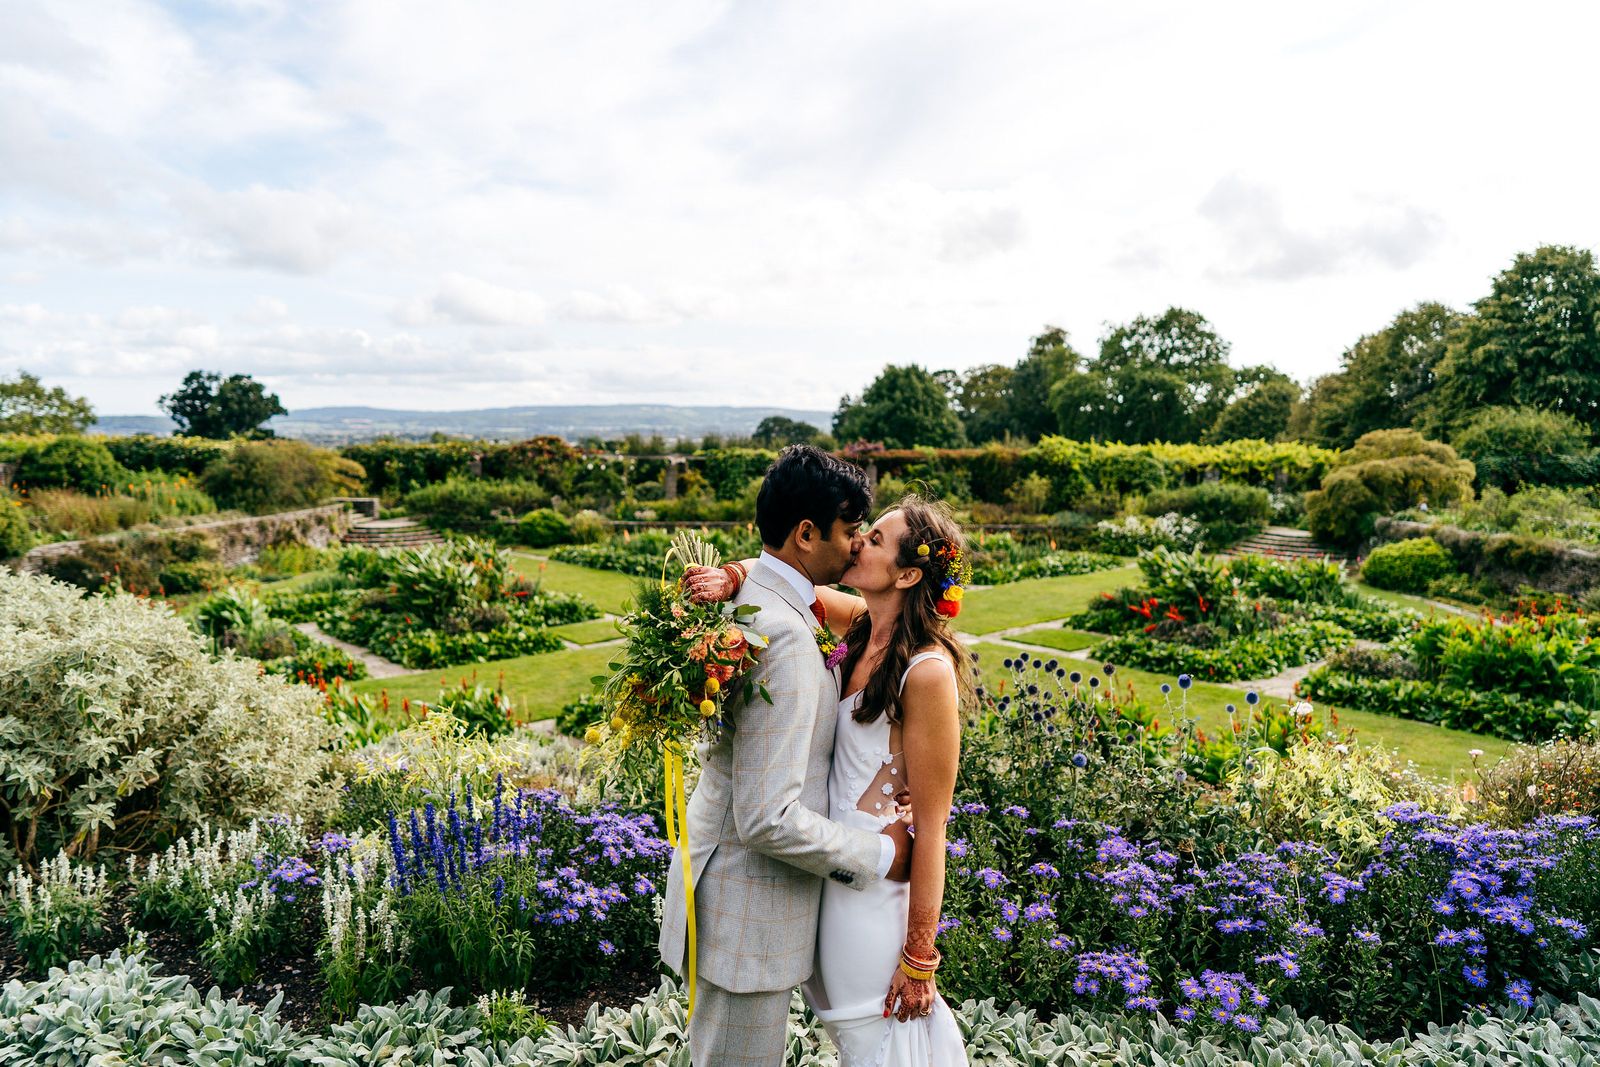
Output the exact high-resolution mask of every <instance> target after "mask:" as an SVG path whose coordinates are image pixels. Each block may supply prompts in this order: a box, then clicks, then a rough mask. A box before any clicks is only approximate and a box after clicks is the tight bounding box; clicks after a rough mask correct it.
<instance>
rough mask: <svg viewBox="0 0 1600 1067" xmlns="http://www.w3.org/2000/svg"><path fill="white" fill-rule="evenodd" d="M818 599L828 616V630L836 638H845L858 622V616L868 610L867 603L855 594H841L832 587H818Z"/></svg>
mask: <svg viewBox="0 0 1600 1067" xmlns="http://www.w3.org/2000/svg"><path fill="white" fill-rule="evenodd" d="M817 599H818V600H820V601H822V608H823V610H824V611H826V612H827V614H828V629H830V630H832V631H833V633H834V636H835V637H843V636H844V635H845V632H846V631H848V630H849V629H850V624H851V623H853V622H855V621H856V616H857V615H859V614H860V613H861V612H863V611H866V610H867V602H866V601H865V600H862V599H861V598H860V597H858V596H856V595H855V594H854V593H841V592H840V591H839V590H837V589H835V588H834V587H833V586H831V585H819V586H817Z"/></svg>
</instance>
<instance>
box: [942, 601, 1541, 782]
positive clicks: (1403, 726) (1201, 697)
mask: <svg viewBox="0 0 1600 1067" xmlns="http://www.w3.org/2000/svg"><path fill="white" fill-rule="evenodd" d="M1044 632H1046V633H1048V632H1051V631H1044ZM1033 636H1034V635H1033V634H1031V633H1030V634H1026V635H1023V636H1022V637H1019V638H1018V640H1024V639H1025V638H1032V637H1033ZM973 651H975V652H977V653H978V654H979V657H980V658H979V661H978V665H979V666H980V667H981V668H982V669H983V672H984V677H985V680H986V681H988V680H990V679H992V680H993V682H998V681H999V680H1001V679H1003V678H1007V677H1009V674H1008V672H1007V671H1006V670H1005V669H1004V668H1002V667H1001V665H1000V664H1001V661H1002V660H1004V659H1006V658H1007V657H1008V656H1013V657H1014V656H1018V655H1027V656H1031V657H1036V658H1040V659H1048V658H1049V655H1048V654H1047V653H1027V652H1024V651H1023V650H1022V649H1017V648H1008V647H1007V646H1005V645H998V644H991V643H986V642H980V643H979V644H977V645H975V646H973ZM1062 666H1064V667H1066V668H1067V670H1069V671H1082V672H1083V674H1084V679H1085V684H1087V680H1088V678H1089V677H1090V676H1097V677H1099V678H1100V680H1101V683H1102V684H1105V674H1104V672H1103V671H1102V670H1100V665H1099V664H1095V663H1085V662H1081V661H1077V660H1063V661H1062ZM1112 679H1113V681H1114V683H1115V684H1116V685H1117V687H1118V688H1119V689H1124V688H1125V687H1127V686H1129V685H1131V686H1132V687H1133V692H1134V694H1135V695H1136V696H1138V697H1139V698H1140V699H1142V700H1144V701H1146V702H1149V703H1154V704H1158V705H1159V704H1161V703H1162V702H1163V701H1171V702H1172V703H1173V704H1174V705H1177V703H1178V701H1179V699H1180V697H1181V696H1182V695H1183V694H1182V691H1181V690H1179V689H1178V687H1177V684H1176V681H1177V679H1175V678H1168V677H1166V676H1164V675H1158V674H1152V673H1150V672H1148V671H1140V670H1134V669H1133V668H1131V667H1119V668H1117V670H1116V671H1115V672H1114V673H1113V675H1112ZM993 682H991V684H993ZM1163 682H1167V683H1170V684H1172V694H1171V696H1170V697H1163V696H1162V694H1161V684H1162V683H1163ZM1244 694H1245V691H1244V689H1242V688H1239V687H1236V686H1230V685H1218V684H1214V683H1210V682H1196V683H1194V684H1193V685H1192V686H1190V687H1189V691H1188V693H1187V696H1186V697H1185V698H1184V699H1185V700H1186V706H1187V708H1188V710H1189V713H1190V714H1192V715H1194V717H1195V718H1196V719H1198V720H1199V722H1200V725H1201V727H1202V728H1204V729H1205V730H1207V731H1212V732H1216V731H1222V730H1226V729H1227V728H1228V713H1227V710H1226V707H1227V705H1228V704H1230V703H1231V704H1234V705H1236V706H1237V707H1239V708H1241V709H1243V708H1244V707H1245V702H1244ZM1264 699H1268V700H1270V699H1272V698H1270V697H1268V698H1264ZM1329 711H1334V712H1336V713H1337V714H1338V716H1339V725H1340V726H1341V727H1343V728H1345V729H1354V730H1355V731H1356V737H1357V738H1358V739H1359V740H1360V741H1362V742H1363V743H1364V744H1369V745H1373V744H1376V745H1381V746H1383V747H1385V748H1390V749H1395V750H1397V751H1398V752H1399V753H1400V756H1401V757H1402V758H1403V759H1408V760H1411V761H1412V762H1413V763H1415V764H1416V765H1417V768H1418V769H1419V770H1421V771H1423V772H1424V773H1426V774H1430V775H1433V776H1435V777H1439V778H1446V779H1449V778H1458V777H1462V776H1464V775H1465V774H1467V773H1468V772H1469V771H1470V769H1471V766H1472V759H1471V757H1470V756H1468V755H1467V753H1468V752H1469V751H1470V750H1472V749H1475V748H1477V749H1482V750H1483V758H1482V760H1481V761H1480V762H1481V764H1482V765H1483V766H1489V765H1491V764H1493V763H1494V762H1495V761H1496V760H1498V759H1499V758H1500V757H1501V756H1503V755H1505V754H1506V753H1508V752H1510V751H1511V748H1512V745H1511V743H1510V742H1509V741H1501V740H1499V739H1498V738H1494V737H1488V736H1485V735H1483V734H1472V733H1466V732H1464V731H1461V730H1446V729H1444V728H1443V727H1439V726H1433V725H1430V724H1428V723H1424V722H1415V721H1413V720H1411V719H1401V718H1397V717H1395V716H1392V715H1373V714H1371V713H1370V712H1365V711H1356V710H1354V709H1346V708H1332V709H1330V708H1328V707H1326V706H1323V707H1318V709H1317V712H1318V714H1325V713H1327V712H1329Z"/></svg>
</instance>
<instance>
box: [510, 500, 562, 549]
mask: <svg viewBox="0 0 1600 1067" xmlns="http://www.w3.org/2000/svg"><path fill="white" fill-rule="evenodd" d="M517 537H518V538H519V539H520V540H521V541H522V542H523V543H524V544H526V545H528V546H530V547H532V548H548V547H550V546H551V545H558V544H560V543H561V542H563V541H570V540H571V539H572V524H571V523H570V522H568V521H567V520H566V518H565V516H563V515H562V514H561V513H560V512H559V511H552V510H550V509H549V508H536V509H534V510H533V511H530V512H528V513H527V514H526V515H524V516H522V518H520V519H518V520H517Z"/></svg>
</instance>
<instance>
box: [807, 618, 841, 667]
mask: <svg viewBox="0 0 1600 1067" xmlns="http://www.w3.org/2000/svg"><path fill="white" fill-rule="evenodd" d="M811 636H813V637H815V638H816V639H817V649H818V651H820V652H821V653H822V665H823V666H824V667H826V668H828V669H829V670H830V671H831V670H833V669H834V668H835V667H837V666H838V665H839V664H841V663H843V662H844V658H845V657H846V656H848V655H849V654H850V646H849V645H847V644H845V643H844V639H843V638H841V637H835V636H833V631H832V630H830V629H828V628H827V627H826V626H818V627H817V628H816V629H815V630H812V631H811Z"/></svg>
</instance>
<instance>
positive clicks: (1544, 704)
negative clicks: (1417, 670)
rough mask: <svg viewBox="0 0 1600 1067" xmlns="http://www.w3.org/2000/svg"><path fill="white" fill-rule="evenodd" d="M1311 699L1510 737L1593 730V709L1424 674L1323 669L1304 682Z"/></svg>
mask: <svg viewBox="0 0 1600 1067" xmlns="http://www.w3.org/2000/svg"><path fill="white" fill-rule="evenodd" d="M1300 692H1301V693H1302V694H1304V695H1305V696H1306V697H1307V699H1310V700H1318V701H1324V702H1326V703H1329V704H1337V705H1339V706H1340V707H1348V708H1359V709H1360V710H1362V711H1370V712H1373V713H1374V714H1377V715H1394V716H1397V717H1399V718H1403V719H1415V720H1417V721H1418V722H1431V723H1436V724H1438V725H1440V726H1448V727H1450V728H1451V729H1455V730H1470V731H1472V732H1473V733H1480V734H1490V735H1492V736H1494V737H1503V738H1505V739H1506V740H1508V741H1542V740H1545V739H1548V738H1551V737H1559V736H1581V735H1585V734H1588V733H1590V732H1591V730H1592V729H1593V724H1592V722H1591V719H1592V718H1593V713H1592V712H1591V711H1590V710H1589V709H1587V708H1585V707H1583V706H1582V705H1580V704H1575V703H1573V702H1571V701H1568V700H1541V699H1537V698H1532V697H1526V696H1521V695H1519V694H1516V693H1502V692H1499V691H1498V690H1494V689H1488V690H1470V689H1457V688H1455V687H1453V686H1449V685H1443V684H1441V683H1439V682H1435V681H1429V680H1427V679H1424V678H1402V677H1396V678H1366V677H1362V676H1361V675H1354V674H1346V673H1344V672H1343V671H1340V670H1336V669H1334V668H1333V667H1331V666H1329V667H1319V668H1318V669H1316V670H1314V671H1312V672H1311V673H1310V674H1308V675H1306V676H1305V678H1303V679H1301V681H1300Z"/></svg>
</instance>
